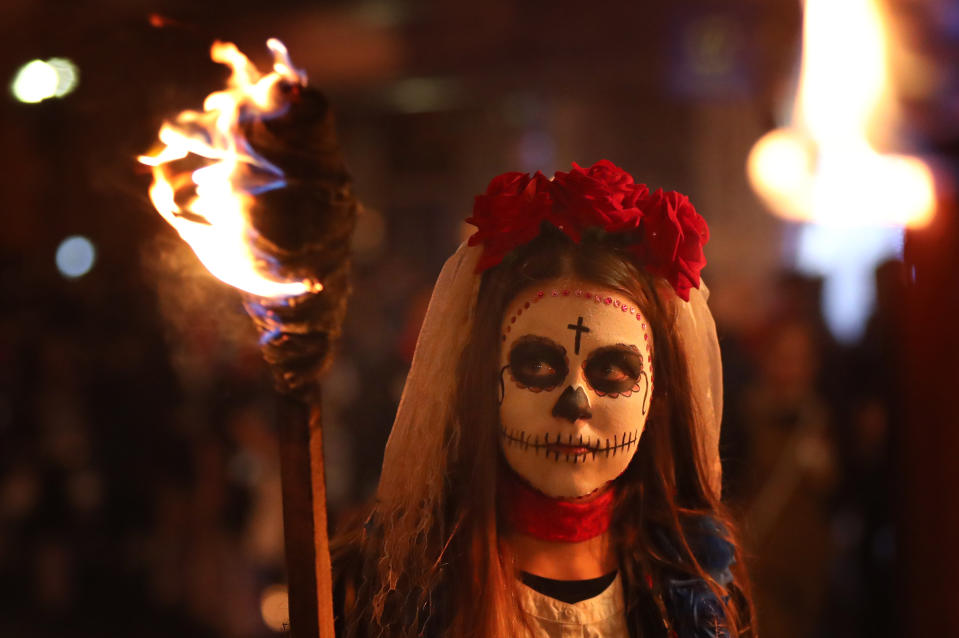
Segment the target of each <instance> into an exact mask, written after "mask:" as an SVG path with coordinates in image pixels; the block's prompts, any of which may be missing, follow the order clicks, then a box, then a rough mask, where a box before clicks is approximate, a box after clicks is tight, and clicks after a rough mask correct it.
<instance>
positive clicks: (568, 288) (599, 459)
mask: <svg viewBox="0 0 959 638" xmlns="http://www.w3.org/2000/svg"><path fill="white" fill-rule="evenodd" d="M624 308H625V309H624ZM651 354H652V335H651V332H650V329H649V327H648V325H647V323H646V319H645V318H644V317H643V316H642V314H641V313H640V311H639V309H638V308H637V306H636V303H635V302H634V301H633V300H631V299H629V298H628V297H626V296H625V295H623V294H622V293H619V292H616V291H613V290H609V289H606V288H603V287H601V286H597V285H593V284H588V283H586V282H584V281H581V280H578V279H562V280H557V281H553V282H550V283H549V285H548V286H546V285H544V286H542V287H537V288H531V289H527V290H526V291H524V292H521V293H520V294H519V295H517V297H516V298H515V299H514V300H513V301H512V302H511V303H510V305H509V306H508V307H507V309H506V314H505V316H504V319H503V325H502V339H501V346H500V369H501V372H500V378H501V381H502V385H501V388H502V393H501V399H502V400H501V402H500V424H501V425H500V428H501V429H500V445H501V447H502V449H503V454H504V455H505V456H506V461H507V462H508V463H509V465H510V467H511V468H513V470H514V471H515V472H516V473H517V474H519V475H520V476H521V477H523V478H524V479H525V480H526V481H527V482H528V483H529V484H530V485H532V486H533V487H535V488H536V489H538V490H539V491H541V492H543V493H544V494H546V495H548V496H552V497H554V498H565V499H571V498H578V497H582V496H586V495H588V494H590V493H591V492H594V491H595V490H597V489H598V488H600V487H603V486H604V485H605V484H607V483H608V482H610V481H612V480H613V479H615V478H616V477H618V476H619V475H620V474H622V472H623V470H625V469H626V466H627V465H628V464H629V461H630V460H631V459H632V458H633V455H634V454H635V453H636V447H637V444H638V443H639V437H640V436H641V435H642V433H643V428H644V426H645V425H646V415H647V413H648V411H649V404H650V400H651V398H652V360H651V358H650V357H651Z"/></svg>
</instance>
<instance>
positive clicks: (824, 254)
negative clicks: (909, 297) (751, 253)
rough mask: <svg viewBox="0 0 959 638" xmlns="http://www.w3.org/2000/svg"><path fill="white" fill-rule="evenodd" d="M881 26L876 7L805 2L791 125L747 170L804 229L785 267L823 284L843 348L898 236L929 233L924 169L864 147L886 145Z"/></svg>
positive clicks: (931, 207) (888, 122)
mask: <svg viewBox="0 0 959 638" xmlns="http://www.w3.org/2000/svg"><path fill="white" fill-rule="evenodd" d="M888 26H889V25H888V24H887V20H886V18H885V17H884V15H883V13H882V12H881V11H880V8H879V5H878V2H877V0H805V5H804V16H803V41H802V60H801V67H800V77H799V84H798V94H797V96H796V100H795V103H794V105H793V115H792V118H791V119H792V121H791V122H790V123H789V124H788V125H787V126H785V127H783V128H779V129H776V130H773V131H771V132H769V133H767V134H766V135H764V136H763V137H762V138H760V139H759V140H758V141H757V142H756V144H755V145H754V146H753V148H752V150H751V152H750V154H749V158H748V160H747V167H746V168H747V174H748V177H749V180H750V183H751V185H752V187H753V189H754V190H755V191H756V192H757V193H758V194H759V196H760V198H761V199H762V200H763V202H764V203H765V204H766V205H767V206H768V207H769V208H770V209H771V210H772V211H773V212H774V213H775V214H777V215H778V216H780V217H782V218H784V219H786V220H789V221H793V222H802V223H800V224H798V226H797V227H796V239H797V242H796V258H795V261H796V263H795V264H794V265H795V267H796V268H797V269H798V270H800V271H802V272H805V273H807V274H810V275H815V276H821V277H822V278H823V280H824V281H823V311H824V313H825V316H826V320H827V322H828V324H829V326H830V328H831V330H832V332H833V334H834V335H835V336H836V337H837V338H838V339H840V340H842V341H847V342H850V341H853V340H855V339H856V338H858V336H859V335H860V334H861V333H862V330H863V328H864V325H865V321H866V318H867V317H868V314H869V312H870V311H871V309H872V306H873V304H874V300H875V288H874V275H873V273H874V270H875V268H876V266H877V265H878V264H879V263H880V262H881V261H883V260H884V259H889V258H899V257H901V251H902V242H903V229H904V228H906V227H909V228H920V227H923V226H926V225H928V224H929V223H930V221H931V220H932V218H933V214H934V212H935V206H936V191H935V184H934V180H933V174H932V171H931V170H930V169H929V167H928V166H927V165H926V164H925V163H924V162H922V161H921V160H920V159H919V158H916V157H911V156H907V155H892V154H883V153H880V152H878V151H877V150H876V149H875V148H874V147H873V145H872V144H871V142H870V138H873V139H875V138H877V137H881V138H884V140H886V141H888V140H889V139H894V138H895V128H894V127H895V124H896V121H895V118H894V117H893V115H894V114H895V103H894V101H893V100H892V99H891V98H892V91H891V81H890V77H891V73H890V65H889V48H890V39H889V33H888ZM877 134H878V135H877Z"/></svg>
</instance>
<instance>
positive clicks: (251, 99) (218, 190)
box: [138, 38, 322, 297]
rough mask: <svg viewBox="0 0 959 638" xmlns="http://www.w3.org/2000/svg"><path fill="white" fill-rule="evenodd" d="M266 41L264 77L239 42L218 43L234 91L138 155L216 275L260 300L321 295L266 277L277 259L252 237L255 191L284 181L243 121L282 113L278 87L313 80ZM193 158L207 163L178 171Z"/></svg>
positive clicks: (164, 205) (155, 192)
mask: <svg viewBox="0 0 959 638" xmlns="http://www.w3.org/2000/svg"><path fill="white" fill-rule="evenodd" d="M267 46H268V47H269V49H270V51H271V52H272V53H273V70H272V71H271V72H270V73H267V74H266V75H261V74H260V72H259V71H258V70H257V69H256V67H255V66H253V64H252V63H251V62H250V60H249V59H247V57H246V56H245V55H243V53H241V52H240V51H239V50H238V49H237V48H236V46H235V45H234V44H232V43H229V42H226V43H224V42H216V43H214V44H213V47H212V49H211V50H210V57H211V58H212V59H213V60H214V61H215V62H219V63H221V64H225V65H228V66H229V67H230V68H231V69H232V70H233V73H232V75H231V76H230V79H229V82H228V87H227V89H226V90H223V91H216V92H214V93H211V94H210V95H208V96H207V98H206V100H204V102H203V111H202V112H201V111H190V110H187V111H183V112H182V113H180V114H179V115H177V117H176V119H175V120H174V122H173V123H170V122H166V123H164V124H163V127H162V128H161V129H160V134H159V137H160V141H161V142H162V143H163V144H164V147H163V148H162V149H161V150H160V151H158V152H157V153H155V154H153V155H143V156H140V157H139V158H138V159H139V161H140V162H141V163H143V164H146V165H148V166H151V167H153V185H152V186H151V187H150V199H151V201H152V202H153V205H154V206H155V207H156V209H157V211H159V213H160V215H162V216H163V219H165V220H166V221H167V222H168V223H169V224H170V225H171V226H173V227H174V228H175V229H176V230H177V232H178V233H179V234H180V237H182V238H183V239H184V241H186V242H187V243H188V244H189V245H190V247H191V248H193V252H195V253H196V255H197V257H199V259H200V261H201V262H203V265H204V266H206V268H207V270H209V271H210V273H211V274H213V275H214V276H215V277H217V278H218V279H220V280H221V281H223V282H225V283H228V284H230V285H231V286H234V287H236V288H239V289H241V290H244V291H246V292H249V293H251V294H254V295H258V296H260V297H290V296H294V295H300V294H303V293H306V292H317V291H319V290H321V289H322V285H321V284H319V283H318V282H314V281H309V280H305V281H293V282H284V281H276V280H275V279H273V278H271V277H269V276H268V275H267V274H265V272H269V271H270V263H269V260H268V258H267V257H266V256H260V255H256V254H255V251H254V249H253V247H252V245H253V244H252V242H251V239H252V238H253V237H254V236H255V235H256V230H255V229H254V228H253V227H252V226H251V225H250V224H249V215H248V214H247V211H248V209H249V206H250V204H251V202H252V196H254V195H255V194H257V193H262V192H264V191H267V190H271V189H274V188H281V187H283V186H284V185H285V181H284V175H283V172H282V171H281V170H280V169H279V168H277V167H276V166H274V165H273V164H271V163H270V162H269V161H267V160H266V159H265V158H264V157H262V156H260V155H259V154H258V153H257V152H256V151H255V150H254V149H253V148H252V147H250V145H249V144H248V143H247V141H246V139H245V137H244V136H243V133H242V130H241V126H242V124H244V123H246V122H251V121H253V120H256V119H258V118H262V119H269V118H272V117H277V116H280V115H282V114H283V112H284V111H285V109H286V107H287V106H288V105H287V103H286V102H284V101H282V100H281V99H277V93H276V90H275V86H276V85H277V83H279V82H287V83H289V84H292V85H303V84H306V75H305V73H304V72H303V71H301V70H298V69H296V68H295V67H294V66H293V64H292V62H291V61H290V58H289V55H288V53H287V50H286V47H285V46H284V45H283V43H282V42H280V41H279V40H277V39H275V38H272V39H270V40H269V41H267ZM191 155H193V156H196V158H200V159H201V160H202V161H203V163H204V166H203V167H202V168H199V169H197V170H193V171H189V170H177V169H176V168H174V163H175V162H177V161H179V160H184V159H187V158H188V157H189V156H191ZM194 159H195V158H194ZM184 191H187V193H192V196H190V197H189V200H188V201H187V203H186V204H185V205H183V206H182V207H181V206H180V205H179V204H178V203H177V199H178V198H179V197H181V196H182V195H183V193H184Z"/></svg>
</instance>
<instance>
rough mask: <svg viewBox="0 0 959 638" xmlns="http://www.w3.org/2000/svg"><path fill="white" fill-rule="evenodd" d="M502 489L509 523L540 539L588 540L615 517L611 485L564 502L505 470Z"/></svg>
mask: <svg viewBox="0 0 959 638" xmlns="http://www.w3.org/2000/svg"><path fill="white" fill-rule="evenodd" d="M499 492H500V495H499V497H500V502H501V503H502V506H503V512H504V513H505V515H506V519H507V520H508V521H509V523H510V526H511V527H512V528H513V529H514V530H515V531H517V532H521V533H523V534H529V535H530V536H533V537H534V538H539V539H540V540H545V541H557V542H564V543H578V542H581V541H586V540H589V539H591V538H595V537H596V536H599V535H600V534H602V533H603V532H605V531H606V530H607V529H609V522H610V519H611V518H612V516H613V499H614V496H615V492H614V490H613V488H612V487H608V488H607V489H606V491H605V492H603V493H602V494H600V495H599V496H597V497H596V498H593V499H591V500H589V501H586V502H581V501H564V500H560V499H556V498H551V497H549V496H546V495H545V494H543V493H542V492H539V491H537V490H535V489H533V488H532V487H530V486H529V485H527V484H526V483H525V482H523V481H521V480H520V479H519V478H518V477H516V476H515V475H514V474H513V473H512V472H503V473H502V475H501V476H500V482H499Z"/></svg>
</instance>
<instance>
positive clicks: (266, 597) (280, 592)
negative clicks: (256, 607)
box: [260, 585, 290, 633]
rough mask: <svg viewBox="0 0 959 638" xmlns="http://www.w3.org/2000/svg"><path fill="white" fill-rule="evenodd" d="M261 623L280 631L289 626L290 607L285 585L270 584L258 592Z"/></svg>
mask: <svg viewBox="0 0 959 638" xmlns="http://www.w3.org/2000/svg"><path fill="white" fill-rule="evenodd" d="M260 616H261V617H262V618H263V624H264V625H266V626H267V627H269V628H270V629H271V630H273V631H275V632H277V633H280V632H284V631H286V630H288V629H289V627H290V607H289V597H288V594H287V591H286V585H270V586H269V587H267V588H266V589H264V590H263V592H262V593H261V594H260Z"/></svg>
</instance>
